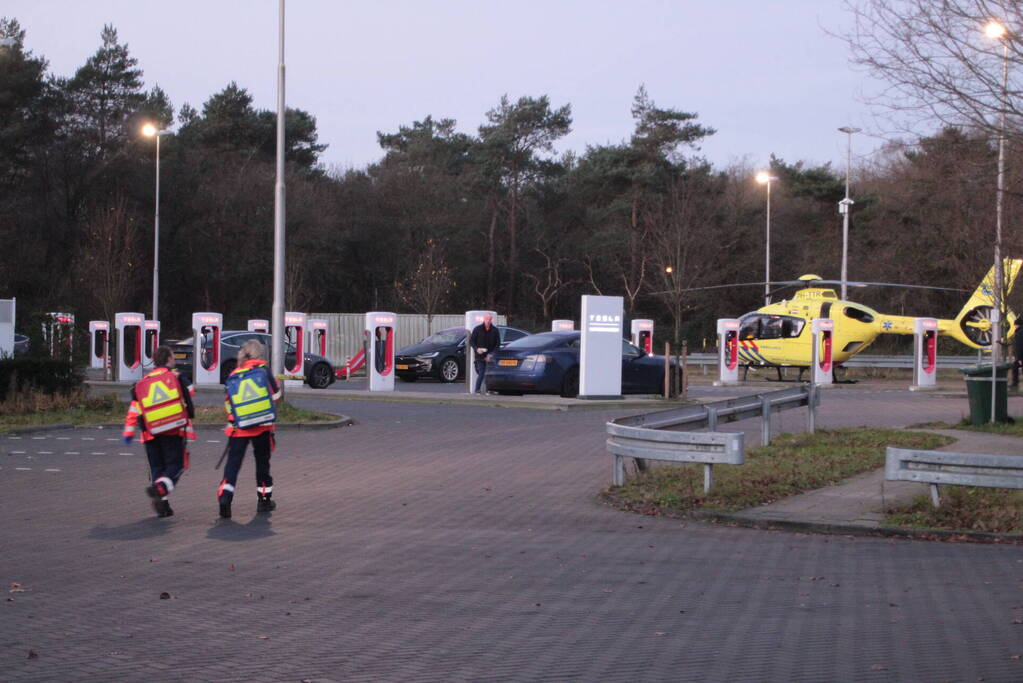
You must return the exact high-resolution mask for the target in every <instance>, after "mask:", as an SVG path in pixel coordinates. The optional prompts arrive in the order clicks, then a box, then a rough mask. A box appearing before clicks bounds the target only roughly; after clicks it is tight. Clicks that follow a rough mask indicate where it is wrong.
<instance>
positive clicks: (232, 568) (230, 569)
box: [227, 564, 234, 572]
mask: <svg viewBox="0 0 1023 683" xmlns="http://www.w3.org/2000/svg"><path fill="white" fill-rule="evenodd" d="M227 569H228V571H232V572H233V571H234V565H233V564H232V565H231V566H230V567H228V568H227Z"/></svg>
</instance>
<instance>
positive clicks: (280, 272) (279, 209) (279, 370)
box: [270, 0, 302, 377]
mask: <svg viewBox="0 0 1023 683" xmlns="http://www.w3.org/2000/svg"><path fill="white" fill-rule="evenodd" d="M278 34H279V35H278V59H277V62H278V64H277V183H276V185H275V186H274V300H273V310H272V311H271V316H270V317H271V332H272V336H271V338H270V343H271V346H272V349H271V352H270V356H271V362H270V370H271V372H273V374H274V377H279V376H280V375H282V374H283V373H284V114H285V108H284V0H280V5H279V8H278ZM301 362H302V359H301V358H300V359H298V363H301Z"/></svg>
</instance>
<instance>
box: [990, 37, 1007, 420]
mask: <svg viewBox="0 0 1023 683" xmlns="http://www.w3.org/2000/svg"><path fill="white" fill-rule="evenodd" d="M984 33H985V34H986V35H987V37H988V38H990V39H992V40H1000V41H1002V102H1001V107H1000V109H1001V113H1000V116H999V121H998V189H997V191H996V194H995V296H994V307H993V309H992V311H991V422H992V423H994V422H995V421H996V415H995V408H996V406H997V399H996V397H997V395H998V393H997V387H998V383H997V381H996V380H997V379H998V360H999V356H1000V355H1001V353H1000V352H1001V348H1000V345H1001V343H1002V282H1003V280H1004V274H1003V273H1002V218H1003V209H1002V202H1003V199H1004V198H1005V107H1006V100H1007V99H1008V97H1009V41H1008V30H1007V29H1006V28H1005V25H1004V24H1001V23H999V22H997V21H991V22H988V24H987V26H985V27H984Z"/></svg>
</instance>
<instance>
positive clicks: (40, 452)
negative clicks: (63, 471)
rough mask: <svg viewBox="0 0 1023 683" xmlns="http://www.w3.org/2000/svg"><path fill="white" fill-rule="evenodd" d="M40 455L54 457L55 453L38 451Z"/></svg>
mask: <svg viewBox="0 0 1023 683" xmlns="http://www.w3.org/2000/svg"><path fill="white" fill-rule="evenodd" d="M36 453H37V454H39V455H53V451H36Z"/></svg>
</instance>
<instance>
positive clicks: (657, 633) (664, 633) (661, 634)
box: [654, 631, 668, 636]
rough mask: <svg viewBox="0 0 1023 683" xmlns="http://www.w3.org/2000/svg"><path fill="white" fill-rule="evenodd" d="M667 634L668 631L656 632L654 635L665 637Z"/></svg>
mask: <svg viewBox="0 0 1023 683" xmlns="http://www.w3.org/2000/svg"><path fill="white" fill-rule="evenodd" d="M667 634H668V632H667V631H654V635H655V636H664V635H667Z"/></svg>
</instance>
